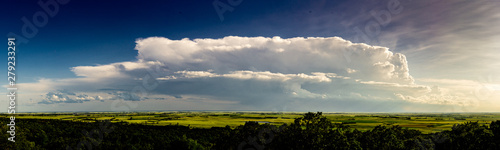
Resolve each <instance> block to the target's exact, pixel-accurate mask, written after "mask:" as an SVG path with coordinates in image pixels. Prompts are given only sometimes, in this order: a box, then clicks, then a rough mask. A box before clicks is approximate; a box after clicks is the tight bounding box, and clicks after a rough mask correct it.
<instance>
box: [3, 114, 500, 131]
mask: <svg viewBox="0 0 500 150" xmlns="http://www.w3.org/2000/svg"><path fill="white" fill-rule="evenodd" d="M303 114H304V113H298V112H297V113H296V112H294V113H272V112H132V113H111V112H110V113H21V114H16V119H21V118H24V119H59V120H71V121H79V122H94V121H96V120H111V122H123V123H133V124H146V125H155V126H162V125H183V126H189V127H193V128H211V127H225V126H230V127H232V128H234V127H236V126H239V125H243V124H245V122H247V121H257V122H259V123H270V124H274V125H281V124H284V123H287V124H290V123H292V122H293V121H294V119H295V118H298V117H301V116H302V115H303ZM323 115H324V116H326V117H327V118H328V119H330V120H331V121H332V122H335V123H343V124H347V125H349V126H351V127H353V128H356V129H358V130H362V131H366V130H370V129H372V128H374V127H375V126H378V125H384V126H394V125H399V126H401V127H404V128H409V129H418V130H420V131H422V132H423V133H434V132H439V131H443V130H451V127H452V126H453V125H454V124H459V123H464V122H468V121H473V122H476V121H477V122H479V123H480V124H485V125H488V124H489V123H490V122H491V121H495V120H500V113H323ZM9 116H10V115H8V114H0V117H5V118H6V117H9Z"/></svg>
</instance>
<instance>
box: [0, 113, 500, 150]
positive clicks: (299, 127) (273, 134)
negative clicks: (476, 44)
mask: <svg viewBox="0 0 500 150" xmlns="http://www.w3.org/2000/svg"><path fill="white" fill-rule="evenodd" d="M7 121H8V120H1V121H0V123H1V124H4V125H2V126H1V127H0V129H1V131H2V132H3V133H6V131H7V126H5V124H7V123H8V122H7ZM16 126H17V127H18V128H17V129H16V142H15V144H13V143H12V142H8V141H7V138H8V136H9V135H8V134H0V138H1V140H0V147H1V148H3V149H70V150H74V149H89V150H90V149H106V150H107V149H179V150H183V149H199V150H203V149H224V150H226V149H230V150H240V149H241V150H253V149H255V150H263V149H297V150H302V149H419V150H420V149H500V120H497V121H493V122H491V124H490V125H489V126H486V125H480V124H479V123H478V122H466V123H463V124H457V125H454V126H453V128H452V129H451V130H449V131H442V132H437V133H433V134H423V133H422V132H420V131H418V130H414V129H407V128H402V127H399V126H376V127H375V128H374V129H371V130H368V131H359V130H357V129H355V128H351V127H349V126H348V125H345V124H339V123H332V122H331V120H328V119H327V118H326V117H324V116H323V115H322V113H321V112H317V113H312V112H309V113H306V114H304V115H303V116H302V117H299V118H296V119H295V120H294V122H293V123H291V124H284V125H281V126H275V125H270V124H259V123H257V122H246V123H245V124H244V125H241V126H238V127H236V128H234V129H232V128H230V127H229V126H226V127H213V128H210V129H200V128H190V127H186V126H178V125H169V126H152V125H140V124H123V123H110V122H109V121H97V122H92V123H86V122H72V121H63V120H49V119H16Z"/></svg>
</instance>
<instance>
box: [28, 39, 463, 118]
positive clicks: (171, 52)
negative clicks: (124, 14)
mask: <svg viewBox="0 0 500 150" xmlns="http://www.w3.org/2000/svg"><path fill="white" fill-rule="evenodd" d="M136 43H137V46H136V49H137V50H138V53H139V55H138V57H137V58H138V60H137V61H133V62H117V63H111V64H104V65H96V66H77V67H73V68H72V71H73V72H74V73H75V74H76V75H78V76H80V77H79V78H69V79H52V80H49V79H44V80H40V81H39V82H38V83H24V84H20V85H19V86H20V87H26V90H27V91H30V92H33V93H46V94H45V97H44V98H43V99H41V101H40V102H39V103H44V104H53V103H82V102H90V101H106V100H126V101H151V100H167V99H168V101H170V100H171V99H178V100H188V99H189V101H190V102H195V101H199V102H200V105H201V104H205V103H212V102H214V103H215V102H216V103H219V104H228V105H229V104H230V105H231V107H235V105H239V108H245V109H270V107H276V106H278V105H282V104H293V105H295V106H297V107H301V105H304V104H305V103H316V104H321V103H325V102H327V104H328V105H330V106H331V107H332V109H333V108H337V109H345V110H351V109H348V108H345V107H348V106H349V105H348V104H352V106H350V107H352V108H353V110H354V109H356V108H357V109H362V108H366V107H371V106H372V104H374V103H375V102H380V103H391V102H392V104H397V105H404V104H406V103H422V104H437V105H441V104H445V105H455V104H463V103H465V102H461V101H457V100H456V99H458V98H455V99H445V100H443V99H442V98H441V97H442V96H448V95H451V96H452V97H459V96H461V95H456V93H452V92H446V91H447V90H446V89H443V90H440V91H441V92H436V89H435V88H431V87H428V86H426V85H418V84H415V83H414V79H413V77H412V76H411V75H410V74H409V70H410V69H409V68H408V62H407V60H406V57H405V56H404V55H403V54H400V53H393V52H391V51H389V50H388V48H385V47H378V46H370V45H366V44H359V43H351V42H349V41H347V40H344V39H342V38H339V37H330V38H321V37H308V38H302V37H297V38H289V39H282V38H280V37H273V38H265V37H236V36H229V37H225V38H221V39H193V40H190V39H182V40H171V39H168V38H162V37H151V38H145V39H138V40H137V41H136ZM346 57H347V58H346ZM155 79H156V80H155ZM146 85H156V86H149V87H147V86H146ZM137 87H139V89H141V88H142V91H141V90H138V91H137V90H136V89H137ZM37 88H38V89H37ZM58 89H65V90H62V91H74V92H75V93H77V94H72V95H71V94H69V93H67V92H66V93H64V92H61V90H60V91H59V93H58V92H53V91H57V90H58ZM134 90H136V91H134ZM443 91H445V92H443ZM454 94H455V95H454ZM89 95H92V96H89ZM151 95H154V96H153V97H151ZM439 96H441V97H439ZM465 96H466V95H465ZM195 99H196V100H195ZM337 103H338V104H340V103H342V105H337ZM314 105H315V104H314ZM304 106H306V105H304ZM340 106H343V107H340ZM318 107H319V106H318ZM321 107H322V108H325V109H326V108H328V107H327V106H326V105H325V106H321ZM380 107H381V108H379V109H382V108H388V109H393V108H392V107H390V106H380ZM197 108H198V107H197ZM237 108H238V107H235V109H237ZM304 108H305V107H304ZM304 108H296V109H304ZM376 110H378V109H376ZM329 111H331V110H329Z"/></svg>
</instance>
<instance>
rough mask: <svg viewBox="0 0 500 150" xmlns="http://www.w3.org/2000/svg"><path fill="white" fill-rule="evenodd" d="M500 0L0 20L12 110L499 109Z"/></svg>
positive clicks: (61, 6) (19, 12)
mask: <svg viewBox="0 0 500 150" xmlns="http://www.w3.org/2000/svg"><path fill="white" fill-rule="evenodd" d="M498 6H500V2H499V1H495V0H480V1H466V0H457V1H445V0H420V1H414V0H382V1H376V0H358V1H352V0H351V1H349V0H344V1H341V0H339V1H328V0H309V1H301V0H276V1H264V0H252V1H249V0H206V1H194V0H183V1H179V0H166V1H153V0H152V1H146V2H144V1H132V0H122V1H97V0H86V1H76V0H40V1H34V0H7V1H5V2H4V4H2V6H0V7H1V9H0V11H1V15H2V19H3V21H2V22H0V31H1V34H3V35H5V37H4V38H5V39H7V38H8V37H15V38H16V71H15V73H16V82H17V85H16V87H17V88H18V91H17V101H16V111H17V112H55V111H149V110H155V111H170V110H213V111H217V110H230V111H277V112H287V111H323V112H498V111H499V110H500V99H499V98H500V69H499V68H500V61H498V60H499V59H498V58H500V51H499V49H500V42H498V41H500V27H499V25H500V10H498V9H497V8H498ZM5 47H7V44H5ZM4 56H5V55H4ZM5 57H7V56H5ZM0 71H1V72H2V73H5V74H7V67H6V68H5V69H1V70H0ZM0 84H1V85H3V87H4V88H2V89H0V90H1V91H3V92H4V93H7V90H6V88H7V87H9V86H7V80H2V81H0ZM8 106H9V100H8V98H7V97H4V98H2V102H1V103H0V107H1V108H5V109H4V110H0V112H7V107H8Z"/></svg>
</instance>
